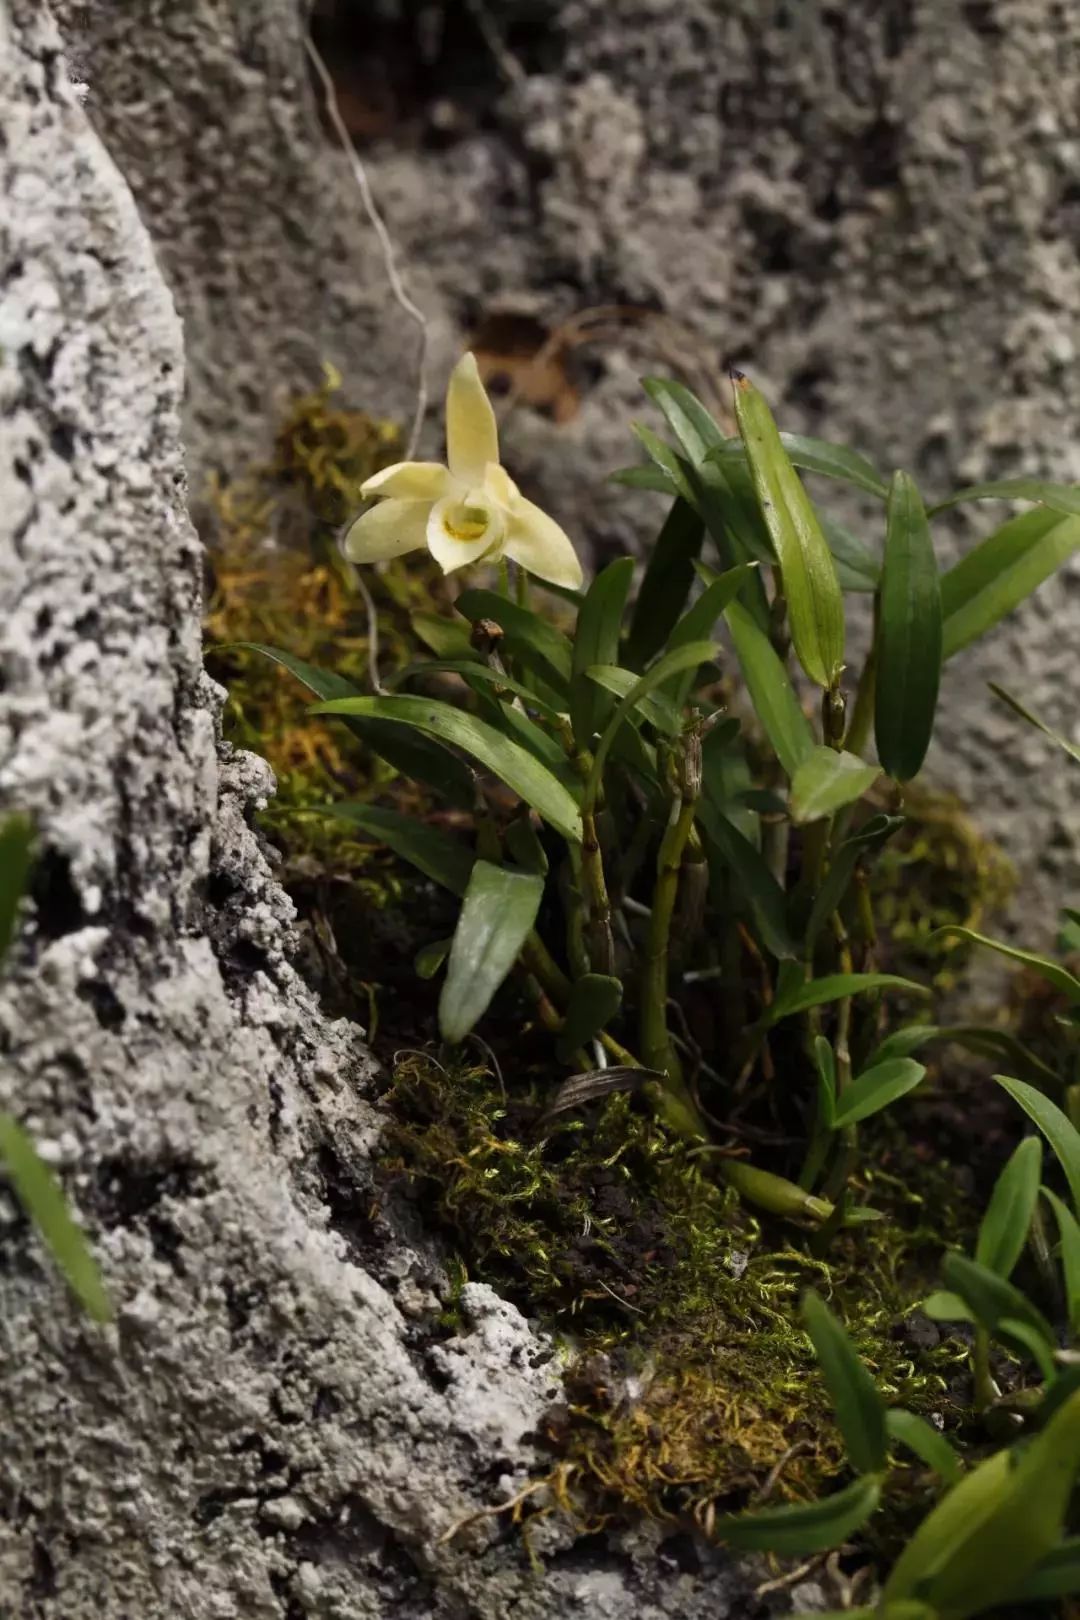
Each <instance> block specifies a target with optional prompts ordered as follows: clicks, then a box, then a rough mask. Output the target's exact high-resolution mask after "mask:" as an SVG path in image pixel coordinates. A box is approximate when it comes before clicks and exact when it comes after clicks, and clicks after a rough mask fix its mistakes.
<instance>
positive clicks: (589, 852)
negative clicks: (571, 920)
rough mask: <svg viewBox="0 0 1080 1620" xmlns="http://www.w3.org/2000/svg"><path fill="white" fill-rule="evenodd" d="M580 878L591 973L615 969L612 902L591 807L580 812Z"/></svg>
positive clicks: (608, 971)
mask: <svg viewBox="0 0 1080 1620" xmlns="http://www.w3.org/2000/svg"><path fill="white" fill-rule="evenodd" d="M581 821H582V827H583V831H584V836H583V838H582V841H581V876H582V881H583V884H584V889H585V898H586V901H587V904H588V912H589V920H588V940H589V958H590V964H591V967H592V971H593V972H594V973H612V972H614V969H615V940H614V938H613V936H612V932H611V902H610V900H609V899H608V892H607V883H606V882H605V880H604V857H603V853H602V851H601V849H600V840H599V838H598V837H597V833H596V815H595V813H594V811H593V810H592V808H591V807H590V808H588V809H582V812H581Z"/></svg>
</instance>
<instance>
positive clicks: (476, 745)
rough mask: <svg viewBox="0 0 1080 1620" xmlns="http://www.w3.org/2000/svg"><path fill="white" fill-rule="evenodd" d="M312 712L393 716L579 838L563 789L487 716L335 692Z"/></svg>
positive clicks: (432, 703)
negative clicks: (466, 757) (471, 762)
mask: <svg viewBox="0 0 1080 1620" xmlns="http://www.w3.org/2000/svg"><path fill="white" fill-rule="evenodd" d="M314 712H315V713H316V714H343V715H361V716H363V715H368V716H371V717H372V718H373V719H386V720H396V721H399V722H401V724H403V725H408V726H414V727H415V728H416V729H417V730H418V731H420V732H423V733H425V734H427V735H429V736H432V737H435V738H437V739H438V740H439V741H440V742H445V743H450V744H452V745H453V746H454V747H456V748H460V749H462V751H463V752H464V753H467V754H471V755H472V757H473V758H474V759H476V760H479V762H480V764H482V765H484V766H485V767H486V768H487V769H488V770H489V771H491V772H492V773H493V774H494V775H495V776H498V777H500V778H501V779H502V781H504V782H505V783H506V785H507V787H509V788H511V789H512V790H513V791H514V792H515V793H516V794H517V795H518V796H519V797H520V798H522V799H524V800H525V802H526V804H531V805H532V807H533V809H534V810H535V811H537V813H538V814H539V815H541V816H543V818H544V820H545V821H549V822H550V823H551V825H552V826H553V827H554V828H555V830H556V832H560V833H562V835H563V837H564V838H567V839H569V840H570V841H571V842H572V843H580V842H581V812H580V810H579V809H578V807H577V805H576V804H575V803H574V800H573V799H572V798H571V796H570V794H569V792H568V791H567V789H566V788H565V787H564V786H563V784H562V783H561V782H560V781H559V780H558V778H557V777H555V776H553V775H552V774H551V772H550V771H549V770H547V769H546V768H545V767H544V766H543V765H541V764H540V762H539V760H537V759H536V758H535V757H534V756H533V755H532V754H528V753H526V751H525V749H524V748H522V747H521V746H520V744H518V743H515V742H511V741H510V739H509V738H508V737H504V736H502V735H501V734H500V733H499V732H497V731H496V730H495V728H494V727H493V726H489V725H488V724H487V723H486V721H483V720H477V719H476V717H475V716H474V715H471V714H464V713H463V712H462V711H461V710H460V709H455V708H454V707H453V706H452V705H451V704H449V703H440V702H438V701H437V700H436V699H435V698H421V697H408V696H406V697H353V698H338V699H336V700H335V701H333V702H330V703H321V704H317V705H316V706H315V711H314Z"/></svg>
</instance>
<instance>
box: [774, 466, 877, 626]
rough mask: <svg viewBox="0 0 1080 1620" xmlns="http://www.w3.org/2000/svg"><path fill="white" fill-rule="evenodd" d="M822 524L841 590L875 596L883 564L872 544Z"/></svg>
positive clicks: (841, 528)
mask: <svg viewBox="0 0 1080 1620" xmlns="http://www.w3.org/2000/svg"><path fill="white" fill-rule="evenodd" d="M782 436H783V435H781V437H782ZM821 526H822V528H823V529H824V530H825V538H826V540H827V541H828V543H829V550H830V551H831V552H832V559H833V563H834V564H835V566H836V578H837V580H838V581H839V584H840V589H841V590H842V591H850V592H852V593H853V594H857V593H862V594H864V595H872V594H873V592H874V591H876V590H877V588H878V581H879V580H880V578H881V564H880V562H879V561H878V559H877V558H876V557H875V556H874V553H873V552H872V551H871V550H870V548H869V546H866V545H864V544H863V542H862V541H861V540H860V539H859V538H858V536H857V535H854V534H852V532H851V530H850V529H846V528H845V527H844V525H843V524H842V523H835V522H833V521H832V519H830V518H822V520H821Z"/></svg>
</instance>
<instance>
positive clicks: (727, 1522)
mask: <svg viewBox="0 0 1080 1620" xmlns="http://www.w3.org/2000/svg"><path fill="white" fill-rule="evenodd" d="M880 1501H881V1486H880V1484H879V1483H878V1481H877V1480H876V1479H856V1480H854V1481H853V1482H852V1484H850V1485H848V1486H847V1487H846V1488H845V1489H844V1490H842V1491H837V1492H836V1493H835V1495H833V1496H826V1497H823V1498H822V1499H821V1501H819V1502H797V1503H793V1504H792V1505H791V1506H789V1507H775V1508H760V1509H759V1510H758V1511H757V1512H756V1513H739V1514H731V1515H729V1516H727V1517H724V1518H720V1519H717V1521H716V1523H715V1525H714V1527H713V1528H714V1534H715V1535H716V1539H717V1540H718V1541H720V1542H722V1543H723V1544H724V1545H725V1546H728V1547H737V1548H738V1549H739V1551H740V1552H772V1553H781V1554H785V1555H786V1556H788V1557H792V1558H801V1557H805V1556H806V1554H808V1553H816V1552H828V1551H829V1549H830V1548H831V1547H839V1546H840V1545H841V1543H842V1542H845V1541H846V1540H847V1539H848V1537H849V1536H851V1535H854V1533H855V1531H856V1530H861V1529H862V1527H863V1525H864V1524H865V1523H866V1521H867V1520H868V1519H869V1518H870V1517H871V1515H872V1514H873V1513H874V1511H875V1510H876V1508H877V1506H878V1504H879V1502H880Z"/></svg>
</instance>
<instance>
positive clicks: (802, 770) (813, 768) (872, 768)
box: [791, 747, 881, 824]
mask: <svg viewBox="0 0 1080 1620" xmlns="http://www.w3.org/2000/svg"><path fill="white" fill-rule="evenodd" d="M880 775H881V771H880V770H879V769H878V767H877V766H876V765H868V764H867V763H866V761H865V760H864V759H860V758H859V756H858V754H848V753H845V752H843V750H838V749H836V748H824V747H819V748H815V749H814V750H813V752H812V753H810V754H808V755H807V756H806V758H805V759H804V760H803V761H802V763H801V764H800V765H799V768H798V769H797V770H796V772H795V775H794V776H793V777H792V779H791V819H792V821H794V822H796V823H799V824H802V823H805V822H808V821H819V820H820V819H821V817H822V816H831V815H833V814H834V813H835V812H836V811H837V810H842V809H843V808H844V806H845V805H848V804H854V803H855V801H856V800H857V799H861V798H862V796H863V794H864V793H866V792H867V791H868V790H869V789H870V788H872V787H873V785H874V783H875V782H876V781H877V779H878V777H879V776H880Z"/></svg>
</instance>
